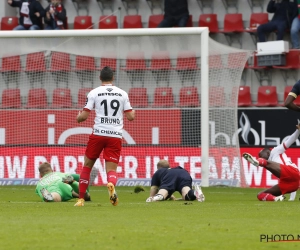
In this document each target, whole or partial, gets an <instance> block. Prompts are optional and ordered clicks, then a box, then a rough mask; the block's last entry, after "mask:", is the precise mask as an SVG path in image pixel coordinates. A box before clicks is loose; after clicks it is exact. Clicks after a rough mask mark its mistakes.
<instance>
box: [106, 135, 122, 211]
mask: <svg viewBox="0 0 300 250" xmlns="http://www.w3.org/2000/svg"><path fill="white" fill-rule="evenodd" d="M105 140H106V145H105V147H104V150H103V158H104V159H105V170H106V176H107V190H108V194H109V200H110V202H111V204H112V205H113V206H116V205H118V202H119V199H118V195H117V193H116V190H115V186H116V184H117V180H118V179H117V167H118V163H119V159H120V154H121V147H122V140H121V139H119V138H112V137H110V138H109V137H106V139H105Z"/></svg>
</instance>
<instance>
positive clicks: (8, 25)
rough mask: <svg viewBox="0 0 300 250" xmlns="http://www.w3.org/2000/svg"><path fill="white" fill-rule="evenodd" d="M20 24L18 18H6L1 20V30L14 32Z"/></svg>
mask: <svg viewBox="0 0 300 250" xmlns="http://www.w3.org/2000/svg"><path fill="white" fill-rule="evenodd" d="M18 24H19V19H18V17H16V16H6V17H2V18H1V25H0V29H1V30H13V29H14V28H15V27H16V26H18Z"/></svg>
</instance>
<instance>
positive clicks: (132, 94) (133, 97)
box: [128, 88, 149, 108]
mask: <svg viewBox="0 0 300 250" xmlns="http://www.w3.org/2000/svg"><path fill="white" fill-rule="evenodd" d="M128 96H129V100H130V103H131V105H132V107H134V108H147V107H148V106H149V102H148V95H147V88H131V89H129V92H128Z"/></svg>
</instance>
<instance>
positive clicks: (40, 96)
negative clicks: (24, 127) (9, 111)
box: [25, 88, 48, 109]
mask: <svg viewBox="0 0 300 250" xmlns="http://www.w3.org/2000/svg"><path fill="white" fill-rule="evenodd" d="M47 107H48V104H47V93H46V89H43V88H37V89H29V92H28V102H27V105H26V106H25V108H40V109H44V108H47Z"/></svg>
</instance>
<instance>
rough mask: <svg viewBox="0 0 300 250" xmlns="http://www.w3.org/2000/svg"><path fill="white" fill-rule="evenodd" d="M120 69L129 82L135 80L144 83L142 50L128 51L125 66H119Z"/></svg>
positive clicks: (144, 67)
mask: <svg viewBox="0 0 300 250" xmlns="http://www.w3.org/2000/svg"><path fill="white" fill-rule="evenodd" d="M121 70H124V71H125V72H126V73H127V75H128V78H129V79H130V81H131V83H133V82H135V81H137V82H142V84H144V76H145V71H146V70H147V68H146V61H145V55H144V52H142V51H136V52H135V51H132V52H129V53H128V55H127V58H126V67H124V68H121Z"/></svg>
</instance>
